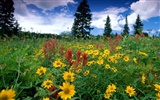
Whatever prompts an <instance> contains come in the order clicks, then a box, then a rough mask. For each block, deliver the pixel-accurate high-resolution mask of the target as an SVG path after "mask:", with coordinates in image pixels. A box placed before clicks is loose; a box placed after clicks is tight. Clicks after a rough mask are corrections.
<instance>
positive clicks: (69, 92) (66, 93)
mask: <svg viewBox="0 0 160 100" xmlns="http://www.w3.org/2000/svg"><path fill="white" fill-rule="evenodd" d="M74 88H75V86H74V85H71V84H70V83H63V86H60V89H61V90H62V91H61V92H59V93H58V95H59V96H60V97H61V98H62V99H63V100H67V99H70V98H71V97H73V96H74V94H75V93H76V91H75V90H74Z"/></svg>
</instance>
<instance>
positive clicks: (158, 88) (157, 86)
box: [154, 84, 160, 92]
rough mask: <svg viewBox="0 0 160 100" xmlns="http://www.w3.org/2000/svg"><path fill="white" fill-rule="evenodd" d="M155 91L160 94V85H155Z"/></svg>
mask: <svg viewBox="0 0 160 100" xmlns="http://www.w3.org/2000/svg"><path fill="white" fill-rule="evenodd" d="M154 87H155V90H156V91H158V92H160V85H159V84H154Z"/></svg>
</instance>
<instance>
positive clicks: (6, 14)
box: [0, 0, 16, 36]
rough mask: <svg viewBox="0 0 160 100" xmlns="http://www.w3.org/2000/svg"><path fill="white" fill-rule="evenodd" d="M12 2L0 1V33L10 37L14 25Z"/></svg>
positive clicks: (7, 0) (8, 0)
mask: <svg viewBox="0 0 160 100" xmlns="http://www.w3.org/2000/svg"><path fill="white" fill-rule="evenodd" d="M13 5H14V2H13V0H0V27H1V33H0V35H2V34H7V35H8V36H11V35H12V32H13V28H15V27H14V26H15V25H14V24H15V23H16V21H15V18H14V14H13V13H14V10H15V9H14V7H13Z"/></svg>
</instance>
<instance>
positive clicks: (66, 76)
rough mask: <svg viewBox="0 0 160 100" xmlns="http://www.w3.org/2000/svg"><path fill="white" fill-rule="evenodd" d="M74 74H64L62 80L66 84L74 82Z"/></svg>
mask: <svg viewBox="0 0 160 100" xmlns="http://www.w3.org/2000/svg"><path fill="white" fill-rule="evenodd" d="M74 75H75V74H74V73H72V72H65V73H64V74H63V79H64V80H65V81H66V82H73V81H74Z"/></svg>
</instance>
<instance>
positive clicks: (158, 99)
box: [156, 92, 160, 100]
mask: <svg viewBox="0 0 160 100" xmlns="http://www.w3.org/2000/svg"><path fill="white" fill-rule="evenodd" d="M156 97H157V100H160V92H159V93H157V94H156Z"/></svg>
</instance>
